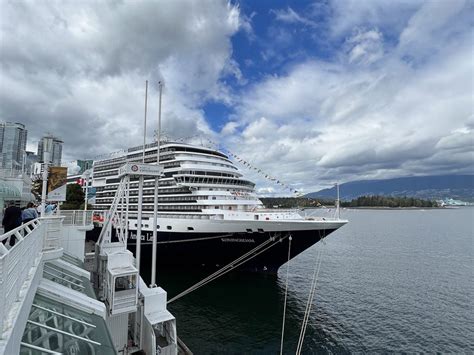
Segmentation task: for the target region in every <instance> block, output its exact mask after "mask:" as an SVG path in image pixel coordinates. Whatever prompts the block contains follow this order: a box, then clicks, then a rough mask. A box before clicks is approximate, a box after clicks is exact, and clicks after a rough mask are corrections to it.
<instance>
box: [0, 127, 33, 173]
mask: <svg viewBox="0 0 474 355" xmlns="http://www.w3.org/2000/svg"><path fill="white" fill-rule="evenodd" d="M27 134H28V131H27V130H26V128H25V125H24V124H21V123H13V122H2V123H0V168H3V169H8V170H21V168H22V164H23V159H24V155H25V149H26V138H27Z"/></svg>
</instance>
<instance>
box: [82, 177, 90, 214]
mask: <svg viewBox="0 0 474 355" xmlns="http://www.w3.org/2000/svg"><path fill="white" fill-rule="evenodd" d="M82 176H83V177H85V180H86V191H85V194H84V211H87V200H88V193H89V178H90V176H91V170H90V169H87V170H86V171H84V173H83V174H82Z"/></svg>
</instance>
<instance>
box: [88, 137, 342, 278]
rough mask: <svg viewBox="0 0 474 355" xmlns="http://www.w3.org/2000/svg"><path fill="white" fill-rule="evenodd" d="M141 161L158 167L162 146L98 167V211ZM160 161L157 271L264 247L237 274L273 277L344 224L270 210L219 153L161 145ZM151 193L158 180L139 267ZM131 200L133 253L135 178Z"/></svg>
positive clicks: (220, 261) (207, 264)
mask: <svg viewBox="0 0 474 355" xmlns="http://www.w3.org/2000/svg"><path fill="white" fill-rule="evenodd" d="M143 149H145V155H143ZM143 156H144V159H145V163H149V164H156V160H157V144H156V143H152V144H148V145H146V146H145V148H144V147H143V146H140V147H134V148H130V149H128V150H127V151H126V152H124V153H123V154H122V155H121V156H118V157H113V158H109V159H104V160H99V161H95V162H94V165H93V174H92V186H93V187H95V188H96V200H95V205H94V209H95V210H97V211H100V210H104V211H106V210H108V209H109V208H110V206H111V204H112V202H113V199H114V196H115V193H116V190H117V188H118V186H119V184H120V179H119V175H118V174H119V171H118V170H119V167H121V166H122V165H123V164H124V163H126V162H142V161H143ZM159 159H160V165H161V166H162V167H163V174H162V176H161V177H160V179H159V188H158V191H159V195H158V196H159V197H158V235H157V240H158V242H157V243H158V245H157V250H158V252H157V267H158V268H163V267H173V268H181V267H183V268H193V269H196V268H216V269H218V268H221V267H223V266H225V265H228V264H229V263H232V262H233V261H235V260H239V258H240V257H242V256H243V255H245V254H246V253H248V252H252V250H257V249H258V246H259V245H262V247H263V246H265V247H266V248H265V250H263V249H261V250H259V252H258V253H257V252H256V251H255V253H254V255H252V257H251V258H250V259H248V261H246V262H245V263H239V264H238V269H240V270H246V271H254V272H264V273H276V272H277V271H278V268H279V267H280V266H281V265H283V264H284V263H286V262H287V261H288V250H289V249H290V258H294V257H295V256H296V255H298V254H300V253H301V252H303V251H304V250H306V249H308V248H309V247H311V246H312V245H314V244H315V243H317V242H318V241H319V240H321V239H322V238H324V237H326V236H327V235H329V234H330V233H332V232H333V231H335V230H336V229H338V228H340V227H342V226H343V225H344V224H346V223H347V221H346V220H341V219H339V218H323V217H311V218H305V217H304V216H302V215H301V214H300V213H298V210H287V211H282V210H278V209H274V210H271V209H266V208H265V207H264V206H263V204H262V202H261V201H260V200H259V198H258V196H257V194H256V192H255V184H254V183H253V182H252V181H249V180H247V179H245V177H244V176H243V175H242V173H241V172H240V171H239V169H238V168H237V167H236V166H235V165H234V163H233V162H232V161H231V159H229V157H228V156H227V155H226V154H224V153H222V152H220V151H218V150H215V149H212V148H208V147H203V146H195V145H191V144H186V143H180V142H161V143H160V158H159ZM154 186H155V181H154V178H153V177H150V178H149V179H147V178H145V181H144V189H143V204H142V211H143V219H142V235H141V253H142V254H141V255H142V258H141V260H142V265H143V264H148V263H151V249H152V245H151V244H152V220H153V208H154ZM129 196H130V197H129V198H130V200H129V214H130V216H131V218H129V222H128V223H129V224H128V240H127V244H128V249H130V250H131V251H132V252H135V246H136V240H137V224H136V218H133V216H134V214H135V215H136V211H137V203H138V178H136V179H133V178H132V180H131V182H130V188H129ZM289 243H291V245H289ZM267 244H268V247H267V246H266V245H267ZM270 246H271V247H270ZM257 254H258V255H257ZM236 265H237V264H236Z"/></svg>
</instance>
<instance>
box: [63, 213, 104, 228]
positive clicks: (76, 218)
mask: <svg viewBox="0 0 474 355" xmlns="http://www.w3.org/2000/svg"><path fill="white" fill-rule="evenodd" d="M94 213H95V211H84V210H82V211H81V210H61V211H60V212H59V215H61V216H63V217H64V221H63V224H64V225H66V226H88V225H91V224H92V222H93V220H92V218H93V216H94Z"/></svg>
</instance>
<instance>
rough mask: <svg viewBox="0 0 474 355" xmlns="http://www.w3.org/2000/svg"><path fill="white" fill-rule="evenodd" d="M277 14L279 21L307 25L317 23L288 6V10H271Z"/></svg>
mask: <svg viewBox="0 0 474 355" xmlns="http://www.w3.org/2000/svg"><path fill="white" fill-rule="evenodd" d="M270 12H272V13H273V14H274V15H275V19H276V20H277V21H281V22H284V23H291V24H303V25H305V26H310V27H315V26H316V23H315V22H314V21H312V20H310V19H308V18H306V17H304V16H302V15H300V14H298V13H297V12H296V11H295V10H293V9H292V8H291V7H289V6H288V8H287V9H286V10H284V9H278V10H270Z"/></svg>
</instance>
